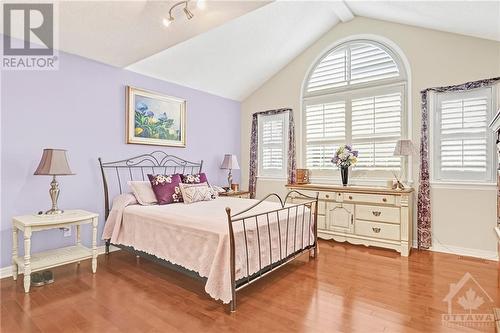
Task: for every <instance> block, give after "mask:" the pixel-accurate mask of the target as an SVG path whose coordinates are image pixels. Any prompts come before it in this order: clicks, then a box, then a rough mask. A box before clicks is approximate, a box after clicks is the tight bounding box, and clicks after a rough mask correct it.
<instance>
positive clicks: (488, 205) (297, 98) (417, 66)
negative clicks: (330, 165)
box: [241, 17, 500, 258]
mask: <svg viewBox="0 0 500 333" xmlns="http://www.w3.org/2000/svg"><path fill="white" fill-rule="evenodd" d="M353 35H364V36H366V35H376V36H379V37H381V38H383V39H387V40H390V41H391V42H392V43H394V44H395V45H397V46H398V47H399V48H400V50H401V51H402V52H403V53H404V55H405V57H406V58H407V59H408V63H409V67H410V68H409V70H410V72H411V76H410V81H409V83H410V90H411V91H410V93H409V96H408V97H409V98H410V99H411V100H410V107H409V112H410V113H409V114H410V118H411V122H412V127H413V128H412V130H411V133H412V134H411V138H412V140H413V142H414V143H415V144H416V145H417V146H418V143H419V140H420V117H421V113H420V94H419V92H420V91H421V90H423V89H425V88H429V87H435V86H444V85H453V84H460V83H464V82H467V81H474V80H479V79H484V78H491V77H497V76H500V43H499V42H495V41H490V40H484V39H479V38H473V37H466V36H461V35H457V34H450V33H444V32H438V31H434V30H428V29H422V28H417V27H412V26H407V25H400V24H395V23H389V22H384V21H378V20H372V19H367V18H361V17H357V18H355V19H354V20H352V21H350V22H347V23H342V24H339V25H337V26H335V27H334V28H333V29H332V30H330V31H329V32H327V33H326V34H325V35H324V36H322V37H321V38H320V39H319V40H318V41H316V42H315V43H314V44H313V45H311V46H310V47H309V48H308V49H307V50H306V51H304V52H303V53H302V54H301V55H299V56H298V57H297V58H295V59H294V60H293V61H292V62H290V63H289V64H288V65H287V66H286V67H285V68H283V69H282V70H281V71H280V72H278V73H277V74H276V75H275V76H273V77H272V78H271V79H270V80H268V81H267V82H266V83H265V84H263V85H262V86H261V87H260V88H259V89H257V90H256V91H255V92H254V93H253V94H252V95H251V96H249V97H248V98H247V99H245V100H244V101H243V103H242V115H241V133H242V134H241V144H242V146H241V155H242V156H241V159H242V163H241V164H242V178H243V179H242V183H243V184H244V185H245V186H247V185H248V165H249V146H250V141H249V140H250V128H251V114H252V113H254V112H258V111H263V110H268V109H275V108H283V107H291V108H292V109H293V110H294V116H295V120H296V122H297V123H296V128H297V131H298V132H297V133H296V134H297V153H298V156H297V157H298V165H299V167H301V164H302V163H301V156H302V148H301V147H300V144H299V143H300V142H301V133H300V128H301V119H302V117H301V88H302V85H303V81H304V78H305V76H306V74H307V72H308V71H309V69H310V66H311V65H312V64H313V63H314V61H315V60H316V59H317V57H318V56H319V55H321V54H323V53H324V52H325V51H326V50H328V49H329V48H331V47H332V46H333V45H334V44H335V43H337V42H338V41H340V40H342V39H345V38H349V37H350V36H353ZM291 38H293V36H291ZM412 169H413V172H412V175H411V176H412V178H413V179H414V180H415V181H418V159H417V158H415V159H414V161H413V163H412ZM332 177H333V175H332ZM285 182H286V181H285V180H266V179H259V180H258V184H257V189H258V190H257V195H258V197H262V196H263V195H264V194H265V193H269V192H278V193H284V192H285V188H284V184H285ZM417 186H418V184H415V188H416V187H417ZM431 195H432V215H433V236H434V242H435V243H434V246H433V248H434V249H435V250H439V251H447V252H460V253H463V254H469V255H477V256H482V257H486V258H494V257H495V256H496V243H495V235H494V231H493V227H494V226H495V224H496V188H495V187H492V186H490V187H477V186H476V187H473V188H463V187H458V188H457V187H451V186H448V187H440V188H435V187H433V188H432V191H431ZM414 234H415V233H414Z"/></svg>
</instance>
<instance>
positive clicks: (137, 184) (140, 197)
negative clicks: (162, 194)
mask: <svg viewBox="0 0 500 333" xmlns="http://www.w3.org/2000/svg"><path fill="white" fill-rule="evenodd" d="M127 184H128V186H130V188H131V189H132V192H133V193H134V195H135V198H136V199H137V202H138V203H139V204H140V205H143V206H151V205H156V204H157V203H158V200H156V195H155V192H153V188H152V187H151V183H150V182H148V181H133V180H130V181H128V182H127Z"/></svg>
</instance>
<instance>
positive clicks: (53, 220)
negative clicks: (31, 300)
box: [12, 210, 99, 293]
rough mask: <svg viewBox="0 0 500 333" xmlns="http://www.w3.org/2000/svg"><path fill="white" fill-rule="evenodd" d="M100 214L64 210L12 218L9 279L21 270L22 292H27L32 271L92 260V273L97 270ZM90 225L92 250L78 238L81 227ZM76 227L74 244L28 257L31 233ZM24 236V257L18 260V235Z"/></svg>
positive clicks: (15, 277)
mask: <svg viewBox="0 0 500 333" xmlns="http://www.w3.org/2000/svg"><path fill="white" fill-rule="evenodd" d="M98 217H99V215H98V214H96V213H91V212H87V211H84V210H67V211H65V212H64V213H62V214H60V215H36V214H32V215H23V216H16V217H14V218H12V277H13V278H14V280H16V279H17V274H18V272H19V268H20V267H23V273H24V291H25V292H26V293H27V292H29V291H30V284H31V272H36V271H40V270H44V269H48V268H51V267H56V266H60V265H65V264H69V263H72V262H79V261H80V260H84V259H90V258H92V272H93V273H95V272H96V270H97V224H98V222H99V219H98ZM89 223H91V224H92V248H91V249H90V248H88V247H86V246H83V245H82V243H81V238H80V226H81V225H82V224H89ZM72 225H75V226H76V245H74V246H68V247H63V248H59V249H55V250H49V251H45V252H41V253H36V254H33V255H31V253H30V252H31V234H32V232H34V231H42V230H48V229H55V228H67V227H70V226H72ZM18 230H21V231H22V232H23V233H24V257H18V255H17V250H18V244H17V239H18V238H17V233H18Z"/></svg>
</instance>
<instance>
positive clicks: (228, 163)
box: [220, 154, 240, 170]
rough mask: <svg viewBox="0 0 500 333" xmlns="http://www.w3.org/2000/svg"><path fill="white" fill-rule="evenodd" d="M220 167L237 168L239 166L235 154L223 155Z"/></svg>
mask: <svg viewBox="0 0 500 333" xmlns="http://www.w3.org/2000/svg"><path fill="white" fill-rule="evenodd" d="M220 168H221V169H232V170H239V168H240V166H239V165H238V160H237V159H236V155H231V154H226V155H224V161H222V165H221V166H220Z"/></svg>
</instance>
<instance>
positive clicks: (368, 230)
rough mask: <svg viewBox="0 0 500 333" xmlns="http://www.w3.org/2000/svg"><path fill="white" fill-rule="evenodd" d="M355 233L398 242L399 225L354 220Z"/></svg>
mask: <svg viewBox="0 0 500 333" xmlns="http://www.w3.org/2000/svg"><path fill="white" fill-rule="evenodd" d="M355 232H356V234H358V235H362V236H368V237H374V238H382V239H390V240H400V229H399V225H396V224H388V223H378V222H369V221H360V220H356V225H355Z"/></svg>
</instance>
